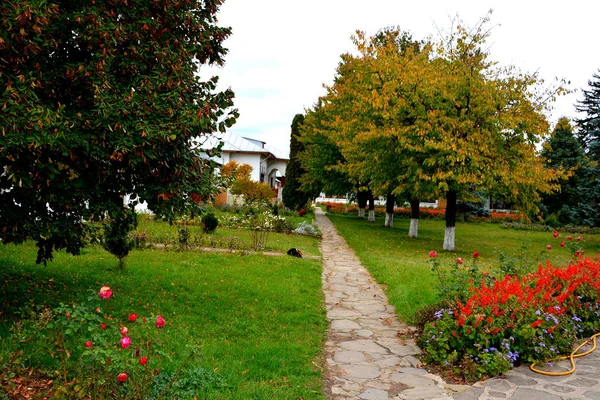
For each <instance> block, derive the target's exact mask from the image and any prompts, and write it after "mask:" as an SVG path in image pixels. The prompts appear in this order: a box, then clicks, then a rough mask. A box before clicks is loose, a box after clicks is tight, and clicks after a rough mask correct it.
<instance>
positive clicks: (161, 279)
mask: <svg viewBox="0 0 600 400" xmlns="http://www.w3.org/2000/svg"><path fill="white" fill-rule="evenodd" d="M305 239H306V240H308V239H310V240H309V241H308V242H302V243H303V245H304V244H305V245H306V248H311V249H314V248H317V246H318V240H317V239H314V238H303V240H305ZM310 241H312V242H314V243H310ZM273 243H275V242H273ZM287 245H288V244H286V245H285V246H287ZM284 248H285V247H284ZM35 251H36V249H35V246H34V245H33V244H31V243H27V244H24V245H21V246H13V245H7V246H0V293H2V295H0V306H1V307H0V309H1V310H2V313H1V314H0V344H1V347H0V363H1V364H3V365H6V363H7V362H8V361H9V360H10V359H11V357H12V355H13V353H12V351H14V350H16V349H18V348H19V347H20V345H19V343H16V339H15V337H14V336H13V337H9V335H10V331H9V328H10V327H11V326H12V325H13V323H14V322H15V321H17V320H18V319H19V318H21V314H20V312H21V310H22V309H23V306H26V305H28V304H30V303H35V304H45V305H47V306H55V305H57V304H58V303H59V302H61V301H62V302H67V303H72V302H78V303H79V302H84V301H85V300H86V299H87V298H88V297H89V296H90V290H92V291H93V292H94V293H97V290H98V289H99V288H100V287H101V286H103V285H108V286H110V287H111V288H112V289H113V291H114V296H113V298H112V299H111V300H110V301H109V302H106V303H105V304H106V306H105V308H106V310H105V311H106V312H108V313H110V314H112V315H113V316H117V317H118V318H121V320H120V321H119V320H118V318H117V321H115V322H114V324H119V323H120V324H127V316H128V315H129V314H130V313H139V314H140V316H146V315H147V316H152V315H154V316H155V315H162V316H164V317H165V319H166V321H167V326H166V327H165V329H164V333H165V335H164V336H165V337H164V339H163V343H162V346H161V349H164V350H166V351H167V356H168V357H169V358H170V360H167V361H166V362H165V363H164V364H163V365H162V366H161V367H162V368H164V369H165V370H169V371H175V370H176V369H177V366H178V365H180V364H181V362H182V360H183V359H184V358H185V357H186V356H187V355H188V354H189V353H190V351H191V350H192V349H200V356H199V357H198V358H196V359H193V360H191V361H190V362H189V364H187V367H201V368H204V369H205V370H206V371H209V372H210V375H211V376H212V378H215V377H216V378H218V379H219V382H221V383H222V384H220V385H219V387H217V388H215V389H213V390H211V391H208V392H202V393H199V396H198V398H209V399H267V398H268V399H272V398H277V399H298V398H303V399H321V398H323V393H322V387H321V386H322V384H321V371H320V369H319V367H318V365H320V364H321V358H322V353H321V352H322V345H323V343H324V337H325V329H326V319H325V311H324V309H323V307H322V303H323V295H322V292H321V263H320V261H319V260H309V259H297V258H293V257H288V256H283V257H265V256H261V255H257V254H254V255H245V256H243V255H231V254H217V253H198V252H179V251H161V250H140V251H133V252H132V254H131V255H130V256H129V257H128V258H127V261H126V269H125V270H124V271H122V270H119V269H118V268H117V265H118V263H117V261H116V259H115V258H114V257H112V256H110V255H109V254H108V253H107V252H105V251H104V250H102V249H101V248H100V247H95V246H92V247H89V248H87V249H85V250H84V252H83V254H82V255H81V256H78V257H73V256H70V255H66V254H64V253H63V252H59V253H57V254H56V255H55V260H54V261H53V262H50V263H48V266H47V267H44V266H42V265H35V263H34V260H35ZM161 333H162V332H161ZM24 340H25V342H24V343H25V344H23V345H22V346H25V347H27V346H29V344H27V339H26V338H25V339H24ZM78 340H80V342H81V343H83V342H84V341H85V340H87V339H85V338H84V337H82V338H79V339H78ZM31 346H34V344H31ZM34 347H35V346H34ZM38 351H39V349H38ZM32 358H33V360H29V361H27V362H24V364H23V366H27V367H29V366H31V367H34V368H36V369H40V370H43V371H46V372H49V373H51V371H53V370H54V368H56V365H55V364H53V363H56V360H53V359H51V358H50V357H48V355H46V357H43V356H40V357H32ZM36 360H37V362H40V363H42V364H40V365H30V364H31V363H32V362H34V361H36ZM187 367H186V368H187ZM212 378H211V379H212ZM0 397H1V396H0Z"/></svg>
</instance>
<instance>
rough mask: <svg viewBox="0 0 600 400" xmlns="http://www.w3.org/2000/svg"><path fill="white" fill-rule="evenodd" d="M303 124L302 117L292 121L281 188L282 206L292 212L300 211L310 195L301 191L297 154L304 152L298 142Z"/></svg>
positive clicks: (301, 171) (300, 167) (302, 170)
mask: <svg viewBox="0 0 600 400" xmlns="http://www.w3.org/2000/svg"><path fill="white" fill-rule="evenodd" d="M303 124H304V115H303V114H296V115H295V116H294V119H293V120H292V126H291V128H292V132H291V136H290V162H289V163H288V166H287V168H286V174H285V186H284V187H283V194H282V199H283V205H284V206H286V207H287V208H289V209H292V210H300V209H301V208H302V207H303V206H304V205H305V204H306V203H307V202H308V200H310V197H311V194H310V193H306V192H304V191H302V189H301V182H300V178H301V177H302V175H303V174H304V173H305V170H304V168H302V165H301V164H300V160H299V159H298V154H299V153H300V152H302V151H303V150H304V144H303V143H302V142H301V141H300V140H299V137H300V127H301V126H302V125H303Z"/></svg>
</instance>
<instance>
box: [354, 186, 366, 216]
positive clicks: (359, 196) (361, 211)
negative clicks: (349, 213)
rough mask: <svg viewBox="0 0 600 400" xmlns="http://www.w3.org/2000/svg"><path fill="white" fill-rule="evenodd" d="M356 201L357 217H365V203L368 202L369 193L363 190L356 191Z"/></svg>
mask: <svg viewBox="0 0 600 400" xmlns="http://www.w3.org/2000/svg"><path fill="white" fill-rule="evenodd" d="M356 200H357V201H358V217H359V218H364V217H365V208H366V207H367V201H369V192H365V191H364V190H358V192H357V193H356Z"/></svg>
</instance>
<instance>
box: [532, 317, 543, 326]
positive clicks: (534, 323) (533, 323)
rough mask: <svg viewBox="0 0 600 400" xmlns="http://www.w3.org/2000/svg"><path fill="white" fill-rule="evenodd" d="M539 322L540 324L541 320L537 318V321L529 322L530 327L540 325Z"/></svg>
mask: <svg viewBox="0 0 600 400" xmlns="http://www.w3.org/2000/svg"><path fill="white" fill-rule="evenodd" d="M541 324H542V320H541V319H538V320H537V321H535V322H532V323H531V327H532V328H535V327H538V326H540V325H541Z"/></svg>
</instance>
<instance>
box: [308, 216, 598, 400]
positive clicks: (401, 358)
mask: <svg viewBox="0 0 600 400" xmlns="http://www.w3.org/2000/svg"><path fill="white" fill-rule="evenodd" d="M315 215H316V218H317V221H318V223H319V229H320V230H321V232H322V233H323V240H322V244H321V251H322V254H323V259H324V267H323V291H324V292H325V302H326V306H327V318H328V319H329V322H330V324H331V325H330V328H329V330H328V331H327V343H326V348H325V352H326V357H327V373H326V379H325V390H326V393H327V396H328V398H329V399H332V400H350V399H366V400H388V399H389V400H399V399H402V400H417V399H432V400H450V399H454V400H493V399H512V400H568V399H590V400H600V349H599V350H598V351H596V352H595V353H592V354H591V355H588V356H586V357H583V358H579V359H577V371H576V372H575V373H574V374H573V375H568V376H563V377H552V376H545V375H540V374H537V373H534V372H532V371H531V370H530V369H529V367H528V366H527V365H523V366H521V367H519V368H516V369H514V370H512V371H510V372H508V373H507V374H506V375H505V376H503V377H500V378H494V379H490V380H486V381H482V382H479V383H476V384H475V385H473V386H464V385H451V384H446V383H444V381H443V380H442V378H441V377H439V376H437V375H434V374H430V373H429V372H427V371H426V370H424V369H421V368H419V367H420V362H419V360H418V359H417V358H416V357H415V355H418V354H419V352H420V350H419V348H418V347H417V345H416V344H415V343H414V341H413V340H412V339H410V333H411V332H412V329H413V328H411V327H409V326H407V325H405V324H403V323H401V322H399V321H398V319H397V318H396V315H395V311H394V308H393V307H392V306H390V305H389V303H388V301H387V297H386V296H385V294H384V292H383V290H382V289H381V288H380V287H379V285H377V283H376V282H375V280H374V279H373V278H372V277H371V276H370V275H369V273H368V272H367V271H366V269H365V268H364V267H363V266H362V265H361V264H360V261H359V260H358V258H357V257H356V256H355V255H354V252H353V251H352V250H351V249H350V248H349V247H348V245H347V244H346V242H345V240H344V239H343V238H342V237H341V236H340V235H338V234H337V232H336V230H335V228H334V227H333V225H332V224H331V222H330V221H329V219H328V218H327V217H326V216H325V214H324V213H323V212H322V211H321V209H320V208H317V209H316V210H315ZM555 370H561V365H560V363H559V364H558V365H557V366H555Z"/></svg>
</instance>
